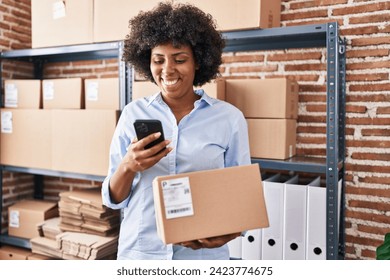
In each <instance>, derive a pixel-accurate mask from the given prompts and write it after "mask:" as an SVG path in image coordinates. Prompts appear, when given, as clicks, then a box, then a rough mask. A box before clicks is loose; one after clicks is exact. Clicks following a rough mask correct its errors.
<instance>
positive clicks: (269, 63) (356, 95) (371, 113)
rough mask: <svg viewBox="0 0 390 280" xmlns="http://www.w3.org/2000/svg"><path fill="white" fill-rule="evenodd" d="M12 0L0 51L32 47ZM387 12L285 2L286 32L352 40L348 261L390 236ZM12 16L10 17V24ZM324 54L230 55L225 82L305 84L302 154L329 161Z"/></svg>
mask: <svg viewBox="0 0 390 280" xmlns="http://www.w3.org/2000/svg"><path fill="white" fill-rule="evenodd" d="M14 2H15V1H5V0H0V19H1V22H0V47H1V48H3V49H16V48H24V47H29V46H30V41H29V40H27V41H28V42H27V41H26V40H25V39H26V34H27V33H29V32H30V29H29V26H28V23H29V20H28V19H27V18H28V16H17V15H19V14H22V15H28V14H29V12H28V9H27V8H26V7H27V6H28V5H29V2H30V1H27V0H25V1H18V4H17V5H15V3H14ZM13 5H15V6H13ZM389 10H390V1H384V0H378V1H364V0H317V1H308V0H290V1H289V0H284V1H282V26H291V25H302V24H315V23H325V22H332V21H337V22H338V23H339V24H340V31H341V34H342V36H345V38H346V39H347V77H346V78H347V108H346V109H347V119H346V123H347V126H346V146H347V151H346V258H347V259H374V258H375V248H376V247H377V246H378V245H379V244H380V243H381V242H382V240H383V237H384V234H385V233H386V232H390V218H389V217H390V215H389V214H390V203H389V202H390V175H389V174H390V94H389V90H390V82H389V78H390V76H389V75H390V70H389V69H390V67H389V66H390V56H389V52H390V51H389V50H390V49H389V48H390V35H389V33H390V23H389V18H390V13H389ZM12 17H14V18H12ZM6 18H12V19H11V20H10V21H8V20H7V21H6V23H4V22H5V19H6ZM24 18H26V19H25V20H26V22H24V23H25V24H26V27H24V28H17V24H15V22H17V21H19V20H23V19H24ZM8 22H9V23H8ZM11 34H13V35H11ZM15 34H17V35H15ZM325 53H326V52H325V50H324V49H322V48H315V49H296V50H286V51H284V50H283V51H264V52H242V53H226V54H224V64H223V67H222V68H221V69H222V73H223V76H225V77H227V78H238V77H239V78H268V77H280V76H287V77H290V78H292V79H295V80H297V81H298V83H299V85H300V97H299V101H300V106H299V119H298V128H297V131H298V136H297V141H298V144H297V151H298V154H306V155H313V156H318V155H321V156H324V155H325V147H326V145H325V130H326V127H325V124H324V123H325V118H326V96H325V92H326V88H325V81H326V68H325V65H324V62H325ZM9 67H10V68H9V69H8V71H7V72H8V73H9V74H10V75H15V72H14V71H16V70H18V69H20V68H19V67H18V68H12V66H9ZM25 67H27V68H28V66H25ZM18 71H19V70H18ZM24 72H25V71H22V73H21V75H23V73H24ZM26 72H28V71H26ZM27 75H28V74H27ZM116 75H117V64H116V61H115V60H107V61H93V62H92V61H85V62H72V63H64V64H52V65H47V66H46V67H45V77H47V78H50V77H65V76H81V77H84V78H86V77H109V76H116ZM6 176H7V177H5V178H4V180H7V184H4V187H3V192H4V194H5V196H6V197H17V196H16V195H15V194H14V195H13V196H10V195H8V193H9V191H10V190H11V189H12V190H13V191H15V185H17V184H19V183H16V181H15V183H13V181H12V180H16V179H15V178H19V176H22V175H19V174H10V175H6ZM8 176H9V177H8ZM24 176H26V175H23V177H22V178H24V179H18V180H22V181H23V182H24V183H23V184H22V186H23V187H20V189H21V193H23V191H26V189H28V188H26V187H25V185H26V184H28V183H26V182H25V181H26V179H25V177H24ZM7 178H8V179H7ZM12 178H14V179H12ZM26 178H28V177H26ZM27 182H28V179H27ZM99 184H100V182H91V181H83V180H73V179H65V178H54V177H46V178H45V186H46V187H45V196H46V197H48V198H50V199H56V197H57V194H58V192H61V191H64V190H68V189H72V188H79V187H82V188H84V187H96V186H99ZM7 195H8V196H7ZM8 202H9V200H7V203H8ZM3 218H4V217H3Z"/></svg>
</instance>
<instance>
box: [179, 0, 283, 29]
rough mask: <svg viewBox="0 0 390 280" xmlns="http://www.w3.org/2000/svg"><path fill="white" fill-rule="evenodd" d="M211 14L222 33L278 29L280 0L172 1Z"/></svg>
mask: <svg viewBox="0 0 390 280" xmlns="http://www.w3.org/2000/svg"><path fill="white" fill-rule="evenodd" d="M174 2H181V3H191V4H194V5H195V6H197V7H199V8H200V9H202V10H203V11H205V12H207V13H209V14H211V15H212V16H213V17H214V19H215V20H216V21H217V27H218V28H219V29H220V30H222V31H227V30H238V29H252V28H263V29H264V28H270V27H280V10H281V3H280V0H229V1H228V2H227V1H226V0H213V1H210V0H174Z"/></svg>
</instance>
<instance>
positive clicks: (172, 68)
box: [162, 60, 175, 74]
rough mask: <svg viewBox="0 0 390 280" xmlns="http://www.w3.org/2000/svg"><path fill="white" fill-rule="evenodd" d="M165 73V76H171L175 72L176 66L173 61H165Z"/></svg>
mask: <svg viewBox="0 0 390 280" xmlns="http://www.w3.org/2000/svg"><path fill="white" fill-rule="evenodd" d="M162 71H163V73H165V74H170V73H173V72H175V65H174V63H173V62H172V61H168V60H167V61H165V63H164V64H163V69H162Z"/></svg>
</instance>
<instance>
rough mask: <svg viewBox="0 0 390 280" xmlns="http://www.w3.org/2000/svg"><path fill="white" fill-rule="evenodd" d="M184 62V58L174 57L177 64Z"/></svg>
mask: <svg viewBox="0 0 390 280" xmlns="http://www.w3.org/2000/svg"><path fill="white" fill-rule="evenodd" d="M184 62H186V61H185V60H184V59H176V63H177V64H182V63H184Z"/></svg>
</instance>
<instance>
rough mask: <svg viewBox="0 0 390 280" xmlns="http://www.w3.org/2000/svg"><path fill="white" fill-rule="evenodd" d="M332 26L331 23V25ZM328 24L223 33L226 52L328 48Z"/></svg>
mask: <svg viewBox="0 0 390 280" xmlns="http://www.w3.org/2000/svg"><path fill="white" fill-rule="evenodd" d="M329 24H331V23H329ZM327 25H328V24H313V25H302V26H290V27H276V28H267V29H251V30H240V31H230V32H223V34H222V36H223V37H224V38H225V40H226V45H225V49H224V52H234V51H260V50H275V49H287V48H313V47H324V46H326V43H327V42H326V37H327V36H326V35H327Z"/></svg>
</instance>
